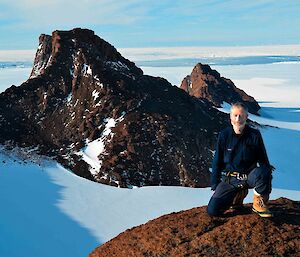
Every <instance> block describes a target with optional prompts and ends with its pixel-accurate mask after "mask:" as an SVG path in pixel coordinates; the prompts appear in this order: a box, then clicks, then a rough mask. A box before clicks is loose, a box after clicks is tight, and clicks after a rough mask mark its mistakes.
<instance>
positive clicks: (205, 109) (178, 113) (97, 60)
mask: <svg viewBox="0 0 300 257" xmlns="http://www.w3.org/2000/svg"><path fill="white" fill-rule="evenodd" d="M227 119H228V118H227V117H226V116H225V115H224V114H223V113H221V112H219V111H218V110H216V109H215V108H214V107H213V106H212V105H211V103H209V102H208V101H206V100H205V99H204V100H199V99H196V98H193V97H190V96H189V95H188V94H187V93H186V92H184V91H183V90H181V89H179V88H177V87H174V86H172V85H171V84H170V83H169V82H168V81H166V80H165V79H163V78H159V77H151V76H146V75H143V71H142V70H141V69H140V68H138V67H137V66H136V65H135V64H134V63H133V62H131V61H129V60H127V59H126V58H124V57H122V56H121V54H120V53H119V52H118V51H117V50H116V49H115V48H114V47H113V46H112V45H110V44H109V43H108V42H106V41H105V40H103V39H101V38H100V37H98V36H96V35H95V34H94V32H93V31H90V30H87V29H73V30H71V31H54V32H53V33H52V36H48V35H41V36H40V41H39V47H38V50H37V53H36V57H35V61H34V65H33V70H32V72H31V75H30V79H28V80H27V81H26V82H24V83H23V84H22V85H20V86H18V87H16V86H12V87H10V88H8V89H7V90H6V91H5V92H3V93H2V94H0V143H2V144H6V145H8V144H11V145H14V144H17V145H19V146H21V147H30V148H32V149H35V151H37V152H38V153H41V154H45V155H47V156H51V157H53V158H55V159H56V160H58V161H59V162H60V163H62V164H63V165H64V166H65V167H67V168H69V169H70V170H72V171H73V172H74V173H76V174H78V175H80V176H82V177H85V178H88V179H91V180H94V181H98V182H101V183H106V184H109V185H114V186H119V187H131V186H144V185H182V186H191V187H203V186H208V185H209V167H210V163H211V159H212V149H213V147H214V144H215V141H216V134H217V133H218V131H220V129H221V128H223V127H224V126H226V124H227Z"/></svg>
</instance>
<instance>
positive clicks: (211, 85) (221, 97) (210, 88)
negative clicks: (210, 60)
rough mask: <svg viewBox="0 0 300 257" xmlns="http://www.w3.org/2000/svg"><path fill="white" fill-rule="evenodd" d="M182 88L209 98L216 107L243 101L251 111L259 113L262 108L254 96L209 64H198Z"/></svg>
mask: <svg viewBox="0 0 300 257" xmlns="http://www.w3.org/2000/svg"><path fill="white" fill-rule="evenodd" d="M180 88H182V89H183V90H185V91H186V92H188V93H189V94H190V95H191V96H195V97H197V98H200V99H207V100H208V101H210V102H211V103H212V104H213V105H215V106H216V107H221V106H222V104H223V103H228V104H233V103H235V102H243V103H244V104H245V105H246V106H247V107H248V110H249V112H250V113H253V114H256V115H258V111H259V109H260V106H259V104H258V103H257V102H256V100H255V99H254V98H253V97H252V96H249V95H247V94H246V93H245V92H244V91H243V90H241V89H239V88H237V87H236V86H235V85H234V83H233V82H232V81H231V80H230V79H227V78H224V77H221V76H220V74H219V73H218V72H217V71H216V70H213V69H211V67H210V66H209V65H207V64H201V63H198V64H196V66H195V67H194V69H193V71H192V73H191V75H187V76H186V77H185V78H184V79H183V80H182V82H181V86H180Z"/></svg>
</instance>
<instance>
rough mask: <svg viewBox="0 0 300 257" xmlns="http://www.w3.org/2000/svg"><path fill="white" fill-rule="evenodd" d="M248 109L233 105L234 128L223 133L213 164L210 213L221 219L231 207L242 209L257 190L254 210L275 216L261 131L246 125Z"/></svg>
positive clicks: (261, 214)
mask: <svg viewBox="0 0 300 257" xmlns="http://www.w3.org/2000/svg"><path fill="white" fill-rule="evenodd" d="M247 118H248V110H247V107H246V106H245V105H244V104H242V103H236V104H233V105H232V107H231V111H230V120H231V125H232V126H230V127H228V128H226V129H224V130H223V131H221V132H220V134H219V137H218V142H217V147H216V152H215V155H214V159H213V164H212V177H211V182H212V183H211V184H212V186H211V188H212V190H213V191H215V192H214V194H213V196H212V197H211V199H210V201H209V203H208V207H207V212H208V214H209V215H211V216H218V215H221V214H222V213H224V212H225V211H226V210H227V209H229V208H230V207H235V208H237V207H241V206H242V205H243V200H244V198H245V197H246V195H247V193H248V188H254V199H253V208H252V210H253V211H254V212H255V213H257V214H258V215H260V216H261V217H272V216H273V215H272V213H271V212H270V210H269V208H268V200H269V195H270V193H271V190H272V186H271V180H272V171H273V169H274V167H273V166H271V165H270V163H269V160H268V156H267V153H266V149H265V146H264V143H263V139H262V136H261V134H260V132H259V131H258V130H256V129H254V128H251V127H249V126H248V125H246V121H247Z"/></svg>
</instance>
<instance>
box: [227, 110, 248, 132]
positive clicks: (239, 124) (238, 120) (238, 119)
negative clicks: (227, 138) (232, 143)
mask: <svg viewBox="0 0 300 257" xmlns="http://www.w3.org/2000/svg"><path fill="white" fill-rule="evenodd" d="M247 118H248V115H247V113H246V112H245V110H244V109H243V108H240V107H233V108H232V109H231V112H230V121H231V124H232V126H233V128H234V130H235V131H236V132H237V131H239V132H242V131H243V129H244V127H245V125H246V120H247Z"/></svg>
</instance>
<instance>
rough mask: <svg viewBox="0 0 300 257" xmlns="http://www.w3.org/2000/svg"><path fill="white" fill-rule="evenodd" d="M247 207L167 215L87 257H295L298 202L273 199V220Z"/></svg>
mask: <svg viewBox="0 0 300 257" xmlns="http://www.w3.org/2000/svg"><path fill="white" fill-rule="evenodd" d="M247 207H248V209H246V210H245V211H243V212H240V213H227V214H226V215H225V216H224V217H220V218H212V217H209V216H208V215H207V214H206V207H200V208H193V209H191V210H187V211H181V212H178V213H172V214H169V215H165V216H162V217H160V218H157V219H155V220H152V221H149V222H147V223H146V224H144V225H141V226H138V227H134V228H132V229H128V230H126V231H125V232H123V233H121V234H120V235H118V236H117V237H115V238H114V239H112V240H110V241H109V242H107V243H105V244H104V245H102V246H100V247H98V248H97V249H95V250H94V251H93V252H92V253H91V254H90V255H89V256H90V257H102V256H103V257H104V256H118V257H123V256H124V257H127V256H149V257H150V256H178V257H179V256H220V257H223V256H245V257H248V256H295V257H296V256H299V252H300V244H299V240H300V234H299V231H300V202H299V201H291V200H289V199H286V198H280V199H277V200H275V201H271V209H272V211H273V212H274V213H275V216H274V217H273V218H272V219H264V218H261V217H259V216H258V215H257V214H253V213H251V207H250V205H248V206H247Z"/></svg>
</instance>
